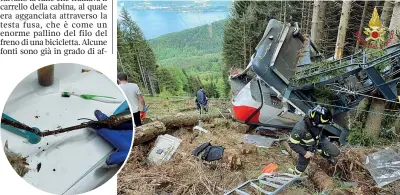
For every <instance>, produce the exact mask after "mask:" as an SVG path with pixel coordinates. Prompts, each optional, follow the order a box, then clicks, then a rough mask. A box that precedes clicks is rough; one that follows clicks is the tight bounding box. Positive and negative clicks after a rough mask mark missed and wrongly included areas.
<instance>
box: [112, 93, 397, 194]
mask: <svg viewBox="0 0 400 195" xmlns="http://www.w3.org/2000/svg"><path fill="white" fill-rule="evenodd" d="M146 102H147V104H150V110H149V116H150V118H151V117H156V116H157V117H159V116H165V115H172V114H175V113H179V112H180V111H179V110H185V109H187V108H191V107H193V108H194V107H195V105H194V100H192V99H186V100H176V99H169V100H167V101H162V100H161V99H159V98H152V99H149V98H147V99H146ZM210 108H211V109H210V112H211V113H214V112H215V113H216V112H219V111H218V110H217V109H216V108H219V110H220V111H222V110H224V109H226V108H229V103H227V102H226V101H217V100H215V101H210ZM184 113H188V114H196V113H197V111H196V110H195V109H194V110H189V111H187V110H185V111H184ZM203 127H204V128H205V129H207V130H209V131H210V133H198V132H197V131H193V130H192V128H187V129H184V128H182V129H179V130H177V131H175V132H173V133H171V135H173V136H175V137H178V138H180V139H182V142H181V144H180V146H179V148H178V150H177V151H176V153H175V154H174V155H173V156H172V158H171V159H170V161H168V162H166V163H164V164H162V165H158V166H151V165H148V164H147V162H146V158H147V155H148V153H149V151H150V150H151V148H152V146H153V144H154V143H153V142H150V143H149V144H146V145H141V146H136V147H134V148H133V149H132V152H131V155H130V156H129V159H128V162H127V163H126V164H125V166H124V167H123V169H122V171H121V172H120V173H119V174H118V194H121V195H124V194H160V195H163V194H196V195H197V194H223V193H224V192H226V191H228V190H231V189H233V188H235V187H237V186H238V185H239V184H241V183H243V182H245V181H247V180H249V179H255V178H257V177H258V176H259V175H261V173H262V169H263V168H264V167H265V166H266V165H267V164H269V163H271V162H274V163H276V164H277V165H278V167H279V169H278V172H283V173H284V172H287V169H288V168H289V167H293V166H294V163H295V162H294V161H293V159H292V158H291V157H290V156H289V155H287V154H284V153H283V152H282V150H284V148H283V146H281V145H280V144H279V143H277V144H275V145H273V146H272V147H271V148H268V149H265V148H257V149H254V148H255V147H252V146H249V145H247V144H244V143H243V141H244V140H243V139H244V133H243V131H242V129H241V128H240V125H239V123H237V122H235V121H232V120H225V119H215V120H214V121H213V122H211V123H208V124H204V126H203ZM251 134H255V133H254V132H251ZM208 141H211V144H212V145H215V146H223V147H224V148H225V150H224V157H223V159H221V160H219V161H215V162H205V161H202V160H201V159H199V158H198V157H194V156H192V155H191V153H192V151H193V150H194V149H195V148H197V147H198V146H200V145H201V144H202V143H204V142H208ZM244 149H245V150H246V151H252V152H251V153H249V154H244V153H243V150H244ZM343 151H344V152H342V154H341V157H340V158H339V162H338V164H337V166H335V167H333V166H330V165H327V164H326V163H324V162H325V161H321V160H318V161H317V162H318V164H319V165H320V167H321V168H323V169H324V170H326V172H327V173H328V174H329V175H330V176H333V179H334V181H335V187H337V188H339V189H344V191H347V193H345V194H400V181H397V182H394V183H392V184H390V185H388V186H385V187H384V188H383V189H378V188H374V187H373V186H374V185H375V183H374V181H373V180H372V178H371V176H370V175H369V174H368V172H367V171H366V170H365V169H363V168H362V162H363V159H361V158H363V155H364V154H368V153H371V152H373V151H378V148H376V149H367V148H357V149H351V150H348V149H344V150H343ZM232 156H236V157H237V158H239V159H240V161H241V164H242V166H241V167H239V168H238V169H236V170H234V169H232V168H231V166H230V161H229V158H230V157H232ZM349 158H350V159H352V160H347V159H349ZM354 159H356V161H353V160H354ZM357 162H361V163H359V164H360V165H357ZM354 182H355V183H354ZM351 184H356V187H352V186H351ZM281 194H284V195H298V194H321V193H318V190H317V189H316V188H315V187H314V185H313V184H312V182H311V181H310V180H309V179H306V180H304V181H303V182H301V183H298V184H292V185H290V186H289V187H287V188H286V189H285V190H284V191H283V192H282V193H281ZM326 194H329V193H326Z"/></svg>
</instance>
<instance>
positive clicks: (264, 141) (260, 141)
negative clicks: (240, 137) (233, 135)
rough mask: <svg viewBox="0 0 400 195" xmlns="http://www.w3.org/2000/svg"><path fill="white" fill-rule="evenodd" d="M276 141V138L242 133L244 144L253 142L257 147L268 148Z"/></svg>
mask: <svg viewBox="0 0 400 195" xmlns="http://www.w3.org/2000/svg"><path fill="white" fill-rule="evenodd" d="M276 141H277V140H276V139H273V138H269V137H265V136H261V135H249V134H245V135H244V142H245V143H246V144H255V145H256V146H257V147H262V148H269V147H271V146H272V144H274V143H275V142H276Z"/></svg>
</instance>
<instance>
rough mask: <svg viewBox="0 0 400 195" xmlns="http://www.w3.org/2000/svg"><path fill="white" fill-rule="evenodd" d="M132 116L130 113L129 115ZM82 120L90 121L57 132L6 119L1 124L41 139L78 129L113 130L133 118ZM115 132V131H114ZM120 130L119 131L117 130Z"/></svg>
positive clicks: (2, 119) (111, 117)
mask: <svg viewBox="0 0 400 195" xmlns="http://www.w3.org/2000/svg"><path fill="white" fill-rule="evenodd" d="M129 116H130V113H129ZM82 119H86V120H89V122H84V123H81V124H80V125H75V126H71V127H66V128H61V129H56V130H52V131H50V130H46V131H39V130H36V129H34V128H32V127H29V126H27V125H25V124H22V123H19V122H14V121H11V120H8V119H6V118H3V117H1V123H2V124H5V125H9V126H12V127H15V128H18V129H22V130H25V131H28V132H30V133H33V134H35V135H38V136H40V137H46V136H49V135H57V134H60V133H65V132H70V131H74V130H78V129H83V128H87V127H92V128H99V127H104V126H106V127H109V128H110V129H112V127H113V126H117V125H119V124H120V123H122V122H128V121H129V120H132V118H131V117H126V116H124V115H122V116H120V117H119V116H110V117H109V118H107V119H105V120H101V121H95V120H92V119H87V118H81V119H78V120H82ZM112 130H114V129H112ZM115 130H118V129H115Z"/></svg>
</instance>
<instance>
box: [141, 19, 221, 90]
mask: <svg viewBox="0 0 400 195" xmlns="http://www.w3.org/2000/svg"><path fill="white" fill-rule="evenodd" d="M225 22H226V20H221V21H217V22H214V23H212V24H210V25H203V26H199V27H195V28H191V29H187V30H184V31H180V32H175V33H170V34H166V35H163V36H160V37H158V38H156V39H152V40H150V41H149V43H150V46H151V47H152V48H153V50H154V52H155V54H156V57H157V62H158V64H159V65H160V66H177V67H181V68H184V69H185V71H186V72H187V73H188V74H195V75H198V76H199V77H200V79H201V80H202V82H203V84H206V83H208V82H209V77H210V76H211V75H212V74H214V77H218V84H217V85H218V88H219V89H221V90H220V91H221V92H222V83H223V82H222V77H221V66H222V42H223V34H224V26H225ZM221 94H222V93H221Z"/></svg>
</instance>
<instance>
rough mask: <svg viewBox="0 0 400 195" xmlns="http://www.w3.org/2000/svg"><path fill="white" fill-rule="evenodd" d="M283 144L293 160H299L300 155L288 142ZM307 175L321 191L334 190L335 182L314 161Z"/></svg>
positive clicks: (309, 166)
mask: <svg viewBox="0 0 400 195" xmlns="http://www.w3.org/2000/svg"><path fill="white" fill-rule="evenodd" d="M282 143H283V146H284V147H285V149H286V151H288V152H289V154H290V155H291V156H292V158H293V159H295V160H297V158H298V154H297V153H296V152H294V151H293V150H292V149H291V148H290V147H289V144H288V143H287V142H285V141H283V142H282ZM306 173H307V175H308V177H309V178H310V179H311V181H312V182H313V183H314V185H315V186H317V187H318V188H319V189H320V190H329V189H333V187H334V186H333V180H332V179H331V178H330V177H329V176H328V175H327V174H326V173H325V172H324V170H322V169H321V168H320V167H319V166H318V165H317V164H315V163H314V162H313V161H312V160H311V162H310V164H309V165H308V168H307V170H306Z"/></svg>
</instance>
